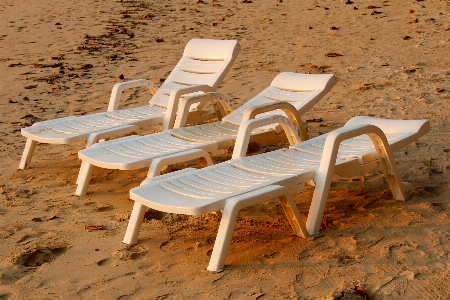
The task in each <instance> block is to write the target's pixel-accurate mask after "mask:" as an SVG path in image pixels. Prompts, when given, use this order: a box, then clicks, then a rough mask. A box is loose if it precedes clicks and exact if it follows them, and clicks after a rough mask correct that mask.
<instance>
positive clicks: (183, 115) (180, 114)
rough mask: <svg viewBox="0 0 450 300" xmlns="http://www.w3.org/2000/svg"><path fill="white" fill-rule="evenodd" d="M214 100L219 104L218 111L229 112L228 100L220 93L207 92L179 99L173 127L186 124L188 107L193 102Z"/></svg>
mask: <svg viewBox="0 0 450 300" xmlns="http://www.w3.org/2000/svg"><path fill="white" fill-rule="evenodd" d="M214 100H216V101H217V103H218V104H220V106H219V110H220V113H221V114H222V116H224V115H227V114H229V113H230V112H231V106H230V101H229V100H228V98H226V97H225V96H224V95H222V94H220V93H208V94H204V95H195V96H192V97H185V98H183V99H181V100H180V102H179V104H178V111H177V115H176V119H175V125H174V126H173V127H174V128H179V127H183V126H184V125H186V120H187V118H188V115H189V108H190V107H191V105H192V104H194V103H199V102H208V101H214Z"/></svg>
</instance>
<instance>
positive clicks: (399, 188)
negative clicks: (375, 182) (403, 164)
mask: <svg viewBox="0 0 450 300" xmlns="http://www.w3.org/2000/svg"><path fill="white" fill-rule="evenodd" d="M368 135H369V137H370V138H371V139H372V142H373V144H374V146H375V149H376V150H377V154H378V159H379V161H380V165H381V167H382V169H383V172H384V174H385V175H386V180H387V182H388V184H389V188H390V189H391V191H392V195H393V196H394V199H396V200H401V201H406V200H407V199H408V198H409V196H410V195H411V193H410V192H411V190H412V185H411V184H409V183H405V182H403V181H402V177H401V175H400V171H399V170H398V167H397V164H396V163H395V160H394V154H393V152H392V150H391V148H390V147H389V144H387V142H385V141H383V139H382V138H381V137H379V136H378V135H376V134H368Z"/></svg>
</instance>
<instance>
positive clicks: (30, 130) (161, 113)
mask: <svg viewBox="0 0 450 300" xmlns="http://www.w3.org/2000/svg"><path fill="white" fill-rule="evenodd" d="M239 51H240V45H239V43H238V42H237V41H235V40H210V39H193V40H191V41H189V43H188V44H187V45H186V48H185V50H184V53H183V57H182V58H181V60H180V61H179V62H178V64H177V65H176V66H175V68H174V69H173V71H172V72H171V73H170V75H169V76H168V77H167V79H166V80H165V81H164V83H163V84H162V85H161V87H160V88H158V87H157V86H156V85H155V84H154V83H152V82H151V81H150V80H147V79H137V80H133V81H129V82H122V83H117V84H115V85H114V87H113V90H112V93H111V98H110V101H109V105H108V110H107V112H103V113H96V114H92V115H86V116H81V117H75V116H72V117H66V118H61V119H56V120H50V121H43V122H38V123H35V124H34V125H33V126H30V127H27V128H23V129H22V135H23V136H25V137H26V138H27V142H26V145H25V149H24V152H23V155H22V159H21V161H20V165H19V169H26V168H27V167H28V166H29V164H30V161H31V157H32V155H33V152H34V149H35V147H36V144H37V143H38V142H40V143H50V144H74V143H78V142H83V141H87V142H88V145H87V147H89V146H91V144H92V143H93V142H94V141H93V140H88V139H89V136H90V135H91V134H92V133H97V137H98V138H101V139H105V138H112V137H115V136H119V135H123V134H128V133H133V132H136V133H139V130H140V129H143V130H147V129H150V128H151V127H153V126H155V125H158V124H162V128H163V130H166V129H169V128H172V127H173V123H174V120H175V117H176V116H175V114H176V111H177V108H178V102H179V100H180V99H182V98H184V97H187V96H193V95H198V94H202V93H203V92H212V91H215V90H216V89H217V88H218V86H219V85H220V84H221V83H222V81H223V79H224V77H225V75H226V74H227V72H228V71H229V70H230V68H231V66H232V64H233V62H234V61H235V59H236V57H237V55H238V53H239ZM139 86H145V87H147V88H148V89H149V90H150V92H151V93H152V95H153V96H152V98H151V99H150V103H149V105H145V106H140V107H136V108H128V109H120V110H119V109H118V107H119V102H120V97H121V93H122V91H123V90H125V89H129V88H135V87H139ZM212 106H213V109H209V110H207V109H205V103H195V104H194V105H192V106H190V107H188V108H187V110H188V113H189V114H188V122H190V123H192V124H193V123H200V122H204V121H206V120H209V119H211V118H213V117H214V116H216V117H218V118H219V119H221V117H222V115H225V113H226V112H225V111H223V110H221V109H222V107H223V106H217V105H216V104H213V105H212Z"/></svg>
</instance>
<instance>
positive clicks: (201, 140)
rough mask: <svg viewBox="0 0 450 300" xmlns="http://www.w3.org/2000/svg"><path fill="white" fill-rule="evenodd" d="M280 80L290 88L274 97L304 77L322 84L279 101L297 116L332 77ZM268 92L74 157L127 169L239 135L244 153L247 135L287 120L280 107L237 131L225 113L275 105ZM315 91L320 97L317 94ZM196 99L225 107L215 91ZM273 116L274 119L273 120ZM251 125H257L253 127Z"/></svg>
mask: <svg viewBox="0 0 450 300" xmlns="http://www.w3.org/2000/svg"><path fill="white" fill-rule="evenodd" d="M280 78H281V79H280ZM308 78H311V79H308ZM314 78H317V79H314ZM280 80H281V81H282V82H283V81H287V82H288V83H289V87H290V90H286V89H285V90H279V91H278V94H277V95H278V96H277V98H278V99H287V98H289V97H291V96H292V93H293V92H292V90H300V89H299V88H296V86H295V84H296V83H298V84H299V85H300V84H301V87H302V88H304V87H305V85H304V84H303V83H302V82H303V81H305V80H306V81H308V82H313V83H314V86H313V87H314V88H317V87H318V83H317V82H320V83H321V84H322V86H321V89H320V91H321V92H320V93H316V94H315V95H316V97H309V98H307V99H305V100H303V101H302V104H301V105H300V106H295V103H293V102H289V101H282V102H283V106H284V107H291V108H290V110H292V111H296V112H298V115H300V116H301V115H303V114H304V113H306V112H307V110H308V109H309V108H310V107H311V106H312V105H313V104H315V103H316V102H317V101H318V100H319V99H320V98H321V97H323V93H324V91H326V92H327V91H328V90H329V89H330V88H331V87H332V86H333V85H334V84H335V78H334V75H332V74H297V73H281V74H279V75H277V76H276V77H275V79H274V80H273V82H279V81H280ZM274 88H275V87H274ZM268 91H269V92H270V91H271V87H269V89H265V90H264V91H263V92H261V93H260V94H259V95H257V96H256V97H254V98H253V99H251V100H250V101H248V102H247V103H246V104H244V105H243V106H242V107H243V108H244V109H241V108H242V107H240V108H238V109H237V110H236V111H234V112H232V113H231V114H230V115H228V116H227V117H225V118H224V119H223V121H222V122H214V123H208V124H203V125H198V126H189V127H183V128H175V129H171V130H169V131H168V132H161V133H156V134H152V135H148V136H143V137H134V138H125V139H117V140H114V141H110V142H105V143H100V144H98V145H96V147H93V148H91V149H86V150H83V151H80V152H79V155H78V156H79V158H80V159H81V160H82V161H83V162H87V163H90V164H93V165H95V166H98V167H102V168H109V169H120V170H131V169H136V168H143V167H148V166H149V165H150V163H151V161H152V160H153V159H155V158H157V157H160V156H164V155H168V154H171V153H176V152H180V151H185V150H188V149H194V148H198V149H204V150H206V151H209V152H211V153H213V154H217V152H218V150H219V148H220V147H221V145H229V144H231V145H233V143H234V141H235V140H236V139H237V138H239V136H240V138H239V141H238V142H237V144H236V145H237V146H238V147H242V148H241V151H242V152H244V153H245V150H246V149H247V143H248V138H249V137H250V135H252V134H261V133H264V132H267V131H269V130H272V129H273V128H275V127H276V126H277V125H279V124H280V122H281V124H288V123H289V122H288V121H287V119H286V118H285V117H284V116H286V114H285V113H284V112H283V111H281V110H276V111H272V112H267V113H262V114H260V115H258V116H257V119H254V120H250V121H246V123H245V129H242V128H241V130H240V129H239V126H238V125H236V124H234V123H232V122H229V121H228V120H229V118H228V117H229V116H231V119H233V117H232V116H233V115H235V114H236V115H237V118H238V119H239V122H241V121H242V118H243V116H244V115H246V111H247V109H251V108H253V107H258V108H261V107H263V106H264V105H266V106H277V105H278V104H279V103H280V102H279V101H278V100H269V101H266V100H267V99H266V97H265V95H266V94H267V92H268ZM319 94H320V96H317V95H319ZM317 97H318V98H317ZM198 98H201V99H204V100H205V101H209V100H211V98H215V99H217V100H218V101H219V102H222V103H223V105H224V106H225V107H226V106H227V101H226V100H224V98H222V97H221V96H220V95H219V94H216V93H214V94H213V95H209V96H208V95H204V96H198ZM198 98H196V97H192V98H189V100H187V102H191V103H196V101H197V100H196V99H198ZM199 101H200V100H199ZM249 103H250V104H249ZM183 107H184V106H183ZM183 107H180V109H181V110H184V108H183ZM277 107H278V106H277ZM259 116H262V117H261V118H262V119H261V121H258V117H259ZM277 118H278V120H276V119H277ZM185 120H186V118H185V117H184V116H180V115H179V116H178V120H177V124H178V125H180V124H181V125H182V124H183V123H184V121H185ZM264 122H265V123H264ZM295 122H297V123H298V122H300V120H295ZM263 123H264V124H263ZM254 124H260V125H258V126H255V125H254ZM260 126H263V127H260ZM282 126H284V125H282ZM257 127H258V128H257ZM286 128H287V127H286V126H285V129H286ZM295 131H296V130H292V132H291V131H289V130H288V131H287V133H288V136H289V138H290V139H293V140H294V142H296V139H298V136H296V133H295ZM225 147H228V146H225ZM240 155H242V154H240ZM80 174H81V173H80ZM83 174H84V173H83ZM86 174H88V173H86ZM88 180H89V179H88V178H84V179H82V180H81V181H82V182H87V181H88ZM77 194H78V193H77ZM78 195H80V194H78Z"/></svg>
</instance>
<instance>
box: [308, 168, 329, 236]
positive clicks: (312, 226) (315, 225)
mask: <svg viewBox="0 0 450 300" xmlns="http://www.w3.org/2000/svg"><path fill="white" fill-rule="evenodd" d="M330 169H331V170H329V171H328V172H325V173H321V174H319V172H317V173H316V176H315V178H314V181H315V185H316V186H315V188H314V194H313V197H312V201H311V206H310V208H309V213H308V219H307V220H306V228H307V229H308V232H309V234H310V235H314V234H317V233H319V230H320V224H321V223H322V217H323V213H324V210H325V204H326V202H327V197H328V191H329V190H330V185H331V177H332V176H333V171H332V169H333V168H332V167H330Z"/></svg>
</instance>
